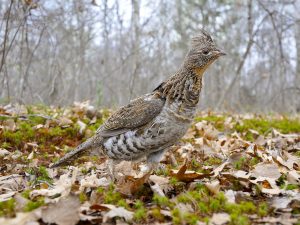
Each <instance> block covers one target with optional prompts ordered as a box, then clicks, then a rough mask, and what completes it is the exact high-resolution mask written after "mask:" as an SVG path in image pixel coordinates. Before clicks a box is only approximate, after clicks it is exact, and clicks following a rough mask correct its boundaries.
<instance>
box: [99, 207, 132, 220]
mask: <svg viewBox="0 0 300 225" xmlns="http://www.w3.org/2000/svg"><path fill="white" fill-rule="evenodd" d="M102 205H103V206H107V207H108V208H110V211H109V212H107V213H105V214H104V216H103V223H106V222H107V221H108V220H109V219H111V218H114V217H121V218H124V219H125V220H126V221H130V220H132V218H133V214H134V213H133V212H131V211H128V210H126V209H125V208H123V207H116V206H114V205H108V204H102Z"/></svg>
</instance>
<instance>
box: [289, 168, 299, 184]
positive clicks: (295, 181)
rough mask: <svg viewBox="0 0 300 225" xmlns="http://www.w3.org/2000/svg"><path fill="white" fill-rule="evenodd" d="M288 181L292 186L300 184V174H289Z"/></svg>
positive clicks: (293, 172)
mask: <svg viewBox="0 0 300 225" xmlns="http://www.w3.org/2000/svg"><path fill="white" fill-rule="evenodd" d="M287 181H288V182H289V183H290V184H298V185H299V184H300V174H299V173H297V171H296V170H292V171H290V172H288V173H287Z"/></svg>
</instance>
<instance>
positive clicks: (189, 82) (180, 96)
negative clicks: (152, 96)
mask: <svg viewBox="0 0 300 225" xmlns="http://www.w3.org/2000/svg"><path fill="white" fill-rule="evenodd" d="M204 71H205V68H204V69H203V68H202V69H200V68H199V69H190V68H185V67H182V68H181V69H180V70H179V71H178V72H177V73H176V74H175V75H173V76H172V77H170V78H169V79H168V80H167V81H166V82H164V83H163V84H162V85H161V86H160V87H159V91H160V92H161V93H162V95H163V97H165V98H166V99H167V100H168V101H170V102H174V101H181V102H183V103H185V104H186V105H188V106H191V107H194V106H196V105H197V103H198V101H199V95H200V91H201V87H202V76H203V73H204Z"/></svg>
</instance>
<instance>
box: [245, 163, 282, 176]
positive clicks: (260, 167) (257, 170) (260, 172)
mask: <svg viewBox="0 0 300 225" xmlns="http://www.w3.org/2000/svg"><path fill="white" fill-rule="evenodd" d="M251 172H252V175H253V176H255V177H268V178H273V179H278V178H279V177H280V176H281V173H280V172H279V168H278V166H277V165H276V164H274V163H267V162H262V163H258V164H256V165H255V167H254V169H253V170H252V171H251Z"/></svg>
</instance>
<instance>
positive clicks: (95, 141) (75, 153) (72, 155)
mask: <svg viewBox="0 0 300 225" xmlns="http://www.w3.org/2000/svg"><path fill="white" fill-rule="evenodd" d="M101 143H102V138H99V137H97V136H94V137H91V138H89V139H88V140H86V141H85V142H83V143H82V144H80V145H78V146H77V147H76V148H75V149H74V150H72V151H71V152H68V153H67V154H66V155H64V156H63V157H62V158H61V159H59V160H58V161H57V162H55V163H54V164H52V165H51V166H50V168H55V167H58V166H65V165H69V163H71V162H72V161H74V160H75V159H77V158H79V157H81V156H83V155H88V154H89V153H90V152H91V151H92V150H93V149H95V148H96V147H100V145H101Z"/></svg>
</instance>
